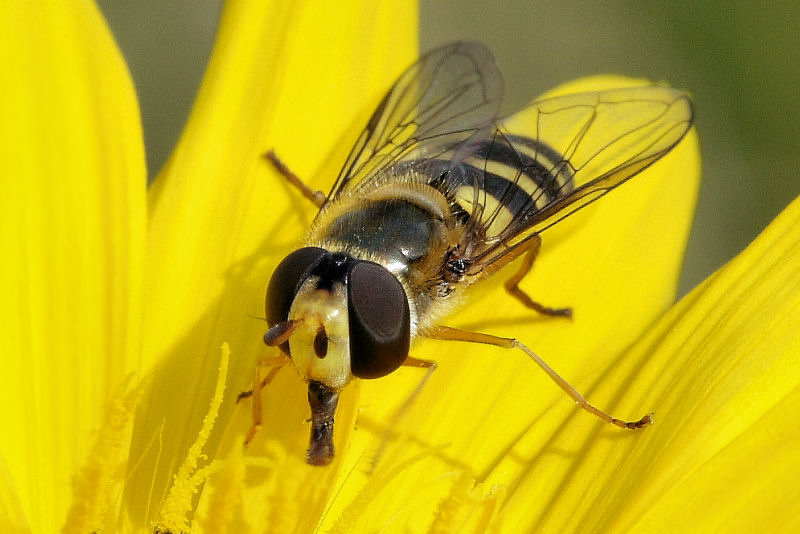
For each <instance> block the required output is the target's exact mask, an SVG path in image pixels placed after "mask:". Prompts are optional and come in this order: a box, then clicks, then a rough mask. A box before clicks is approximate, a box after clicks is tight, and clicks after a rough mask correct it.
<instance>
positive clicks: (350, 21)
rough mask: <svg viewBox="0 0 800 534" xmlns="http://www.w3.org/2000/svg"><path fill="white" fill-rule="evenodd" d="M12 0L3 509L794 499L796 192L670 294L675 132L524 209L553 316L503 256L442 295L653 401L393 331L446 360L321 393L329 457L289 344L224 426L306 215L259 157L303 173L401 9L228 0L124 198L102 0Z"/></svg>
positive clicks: (130, 153) (773, 513)
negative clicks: (563, 215)
mask: <svg viewBox="0 0 800 534" xmlns="http://www.w3.org/2000/svg"><path fill="white" fill-rule="evenodd" d="M7 4H8V5H4V7H3V8H2V15H3V16H2V17H0V21H2V22H0V30H2V32H0V36H2V37H0V39H3V40H4V41H3V43H2V44H3V46H0V54H2V58H3V62H2V64H3V65H4V69H3V70H2V73H1V74H0V80H2V87H3V88H4V93H3V96H4V98H3V99H2V101H0V109H1V110H2V112H0V113H2V115H0V117H1V118H2V119H3V120H2V124H3V128H4V132H6V135H5V138H4V141H5V142H4V143H2V145H0V151H2V153H3V156H2V160H0V162H2V169H3V180H4V183H3V186H4V187H3V191H4V194H3V197H2V198H3V201H2V206H1V207H2V219H0V222H1V223H2V226H0V236H2V244H3V245H4V247H3V250H4V251H6V254H5V259H4V261H3V262H2V264H0V280H1V281H2V288H3V304H4V306H3V320H2V321H0V324H2V326H1V327H0V328H2V336H0V339H1V340H2V341H0V343H1V344H0V347H2V355H3V357H2V359H0V365H2V366H3V372H2V374H1V375H0V376H2V381H3V382H2V387H0V395H2V399H1V401H2V402H0V406H2V412H1V414H2V417H1V418H0V424H2V425H3V431H2V433H0V455H2V456H1V460H2V471H1V472H2V475H3V476H2V477H0V531H2V532H55V531H58V530H59V529H63V530H64V531H67V532H89V531H98V532H99V531H103V532H115V531H119V532H141V531H153V530H154V529H157V530H162V531H166V530H170V531H173V532H175V531H178V530H188V529H189V528H190V526H191V528H192V529H193V530H196V531H203V532H284V531H286V532H311V531H314V530H315V529H319V530H320V531H334V532H352V531H358V530H359V529H360V530H364V531H369V532H373V531H377V530H381V531H389V532H395V531H398V532H400V531H402V532H407V531H411V532H482V531H490V532H499V531H503V532H525V531H550V532H562V531H565V532H569V531H580V532H624V531H629V532H658V531H663V530H667V529H669V530H672V531H676V530H677V531H690V530H691V531H710V530H714V531H725V532H753V531H778V530H780V531H792V530H796V529H797V528H798V526H800V525H797V523H798V522H800V520H799V519H798V517H799V516H800V514H797V513H796V512H794V509H795V508H796V505H795V504H794V503H795V502H796V500H797V499H796V495H795V490H794V489H793V488H794V486H795V484H794V481H795V480H796V478H797V474H798V473H797V471H798V470H799V468H800V461H798V460H797V459H796V458H797V454H796V450H797V445H798V441H799V440H798V438H799V437H800V436H798V434H799V432H798V431H797V430H796V429H797V428H798V427H800V425H798V423H800V421H798V419H800V402H799V400H800V395H798V391H799V390H798V379H800V366H799V365H797V355H798V354H800V335H798V333H797V332H798V331H800V329H798V328H797V319H796V318H797V316H798V302H799V301H800V281H799V280H800V277H799V276H798V274H799V272H800V265H799V264H798V259H797V258H798V257H800V255H798V248H800V230H798V228H800V224H799V223H800V201H799V202H795V203H794V204H793V205H792V206H791V207H790V208H788V209H787V211H786V212H785V213H784V214H783V215H782V216H781V217H780V218H779V219H778V220H776V221H775V223H773V225H771V226H770V227H769V228H768V229H767V230H766V231H765V232H764V234H763V235H762V236H761V237H759V238H758V239H757V240H756V242H754V244H753V245H752V246H750V247H749V248H748V249H747V250H746V251H744V252H743V253H742V254H741V256H740V257H738V258H736V259H735V260H733V261H732V262H731V263H730V264H729V265H727V266H726V267H724V268H723V269H721V270H720V271H719V272H718V273H717V274H715V275H714V276H712V277H711V278H710V279H709V280H707V281H706V282H705V283H703V284H702V285H701V286H700V287H698V288H697V289H696V290H695V291H694V292H692V293H691V294H690V295H688V296H687V297H686V298H684V299H683V300H682V301H681V302H680V303H678V304H677V305H675V306H674V307H673V308H672V309H670V310H669V311H666V310H667V308H668V307H669V305H670V303H671V302H672V299H673V298H674V292H675V286H676V281H677V275H678V272H679V268H680V262H681V258H682V253H683V249H684V246H685V241H686V235H687V233H688V228H689V224H690V220H691V213H692V210H693V204H694V198H695V194H696V190H697V183H698V177H699V158H698V150H697V144H696V138H695V136H694V135H690V136H689V137H687V139H686V140H685V141H684V142H682V143H681V145H680V146H679V147H677V148H676V149H675V150H674V151H673V152H672V153H670V154H669V155H668V156H667V157H665V158H664V159H663V160H662V161H660V162H658V163H657V164H656V165H654V166H653V167H651V168H650V169H648V170H647V171H645V172H644V173H642V175H640V176H638V177H637V178H636V179H635V180H633V181H632V182H630V183H628V184H626V185H624V186H623V187H621V188H620V189H618V190H616V191H614V192H613V193H612V194H611V195H610V196H608V197H606V198H605V199H603V200H602V201H601V202H598V203H596V204H594V205H593V206H591V207H589V208H587V209H585V210H583V211H582V212H580V213H579V214H576V215H575V216H573V217H570V218H569V219H568V220H566V221H564V222H563V223H561V224H560V225H559V226H557V227H555V228H553V229H552V230H550V231H548V232H547V233H546V234H545V235H544V247H543V253H542V255H541V256H540V258H539V260H538V261H537V264H536V266H535V269H534V272H533V273H532V274H531V276H529V277H528V278H527V279H526V280H525V281H524V282H523V285H524V287H525V289H526V290H528V291H529V292H530V293H531V294H533V295H535V296H536V298H537V299H538V300H541V301H542V302H545V303H547V304H551V305H556V306H562V305H569V306H572V307H573V308H574V309H575V319H574V320H573V321H565V320H553V319H540V318H538V317H535V316H533V317H532V314H531V313H530V312H529V311H528V310H526V309H524V308H522V307H521V306H520V305H519V304H518V303H516V301H514V300H513V299H511V298H510V297H508V296H507V295H506V294H505V293H504V292H503V291H502V289H501V288H500V287H499V284H500V283H501V282H502V275H500V276H498V277H497V280H495V281H493V282H488V283H487V284H485V285H483V286H479V287H478V288H476V290H475V292H474V295H473V298H472V299H471V300H469V301H468V303H467V305H466V306H465V307H464V308H463V309H462V310H460V311H458V312H457V313H455V314H454V315H453V316H452V317H450V318H449V319H448V321H447V324H450V325H452V326H460V327H463V328H471V329H479V330H482V331H486V332H491V333H494V334H498V335H505V336H514V337H518V338H520V339H521V340H522V341H524V342H525V343H526V344H528V345H529V346H531V347H533V348H534V349H535V350H536V351H537V352H538V353H539V354H540V355H542V356H543V357H545V359H547V361H548V362H549V363H550V364H551V365H552V366H553V367H555V368H556V369H557V370H558V371H559V372H560V373H561V374H562V375H563V376H564V377H566V378H567V379H568V380H569V381H570V382H571V383H573V384H574V385H575V386H576V387H577V388H578V389H579V390H581V391H582V392H584V393H585V394H587V396H588V397H589V399H590V401H592V402H593V403H594V404H596V405H598V406H600V407H602V408H604V409H606V410H608V411H611V412H613V413H614V414H615V415H617V416H619V417H623V418H630V419H635V418H638V417H640V416H641V415H643V414H644V413H646V412H647V411H650V410H653V411H655V414H656V423H655V425H654V426H652V427H651V428H648V429H646V430H644V431H641V432H631V431H624V430H620V429H617V428H613V427H609V426H608V425H605V424H603V423H601V422H599V421H598V420H597V419H595V418H594V417H592V416H590V415H588V414H586V413H584V412H582V411H580V410H579V409H577V408H575V407H574V405H573V404H572V403H570V402H569V401H568V399H567V398H566V397H565V396H564V395H563V393H562V392H561V391H560V390H558V388H556V387H555V385H553V384H552V383H551V382H550V381H549V379H548V378H547V377H546V376H545V375H544V374H543V373H541V372H540V371H539V370H538V368H536V366H535V365H533V364H532V362H530V361H529V360H528V359H527V358H526V357H525V356H524V355H523V354H521V353H516V352H513V351H504V350H502V349H497V348H491V347H486V346H472V345H466V344H458V343H447V342H441V341H423V342H420V343H418V344H416V345H415V346H414V347H413V349H412V354H413V355H414V356H417V357H420V358H431V359H436V360H437V362H438V363H439V368H438V370H437V371H436V372H435V373H434V374H433V376H432V378H431V379H430V381H429V383H428V384H427V385H426V386H425V388H424V389H423V390H422V392H421V393H420V394H419V395H418V396H417V397H416V398H414V399H413V402H411V403H410V404H408V403H407V401H408V398H409V395H410V393H411V392H412V391H413V390H414V388H415V387H416V385H417V384H418V383H419V380H420V378H421V372H420V371H419V370H415V369H405V368H401V369H400V370H398V371H397V372H396V373H394V374H392V375H390V376H388V377H385V378H382V379H378V380H374V381H364V382H358V383H356V384H354V385H351V386H348V388H347V389H346V390H345V391H344V393H343V398H342V400H341V401H340V407H339V412H338V414H337V429H336V438H335V439H336V443H337V446H338V450H337V456H336V458H335V460H334V462H333V463H332V464H331V465H330V466H328V467H325V468H320V467H312V466H308V465H306V464H305V462H304V453H305V447H306V444H307V439H308V424H307V422H306V419H307V417H308V405H307V402H306V391H305V386H304V384H303V383H302V381H301V380H300V379H299V378H298V377H297V376H296V373H294V372H293V371H292V370H291V369H288V368H287V369H284V370H282V371H281V372H280V373H279V374H278V375H277V377H276V379H275V380H274V381H273V383H271V384H270V385H269V387H267V388H266V389H265V391H264V392H263V398H262V401H263V406H264V410H265V417H264V425H263V428H262V430H261V432H260V433H259V435H258V436H257V437H256V439H255V440H254V441H253V442H252V443H251V444H250V446H249V447H248V448H247V449H246V450H244V451H243V450H242V447H241V444H242V439H243V436H244V434H245V432H246V431H247V428H248V426H249V424H250V420H249V419H250V413H249V409H250V401H249V400H246V401H244V402H241V403H239V404H238V405H237V404H236V402H235V400H236V396H237V394H238V393H239V392H240V391H242V390H245V389H249V388H250V385H251V383H252V376H253V370H254V365H255V361H256V360H257V359H259V358H262V357H265V356H270V355H272V352H270V350H269V349H267V348H266V347H265V346H264V345H263V342H262V341H261V336H262V335H263V332H264V329H265V326H264V323H263V322H261V321H259V320H257V319H255V318H254V316H258V315H260V314H261V313H263V312H262V311H261V310H262V308H263V295H264V289H265V287H266V283H267V280H268V279H269V275H270V274H271V270H272V269H273V268H274V266H275V265H276V264H277V262H278V261H280V259H281V258H282V257H283V256H284V255H285V254H286V253H287V252H288V251H290V250H291V249H292V247H293V246H295V245H296V244H297V242H298V240H299V238H300V237H301V235H302V232H303V229H304V228H305V226H306V225H307V224H308V222H309V221H310V219H311V217H312V216H313V210H312V209H310V208H309V205H308V204H309V203H308V202H307V201H306V200H305V199H303V198H301V197H299V195H297V193H296V192H295V191H294V190H292V189H291V188H290V187H289V186H288V185H286V184H285V183H284V182H282V181H281V180H280V179H279V178H278V177H277V176H276V175H275V173H274V172H273V171H272V170H271V168H270V167H269V166H267V165H266V164H264V162H263V161H262V160H261V159H260V154H261V153H262V152H263V151H264V150H266V149H268V148H274V149H275V150H276V151H277V152H278V153H279V154H280V156H281V157H282V158H283V159H284V160H285V161H287V162H289V163H290V164H291V167H292V169H293V170H294V171H295V172H297V173H298V174H300V175H301V176H304V177H309V182H310V184H311V185H312V186H313V187H316V188H319V189H322V190H326V189H328V188H329V186H330V184H331V182H332V177H333V176H335V174H336V172H337V170H338V169H337V168H336V167H337V165H339V164H340V162H341V161H342V159H343V157H344V155H345V152H346V151H347V149H348V148H349V146H348V141H349V140H352V139H353V138H354V137H355V135H357V133H358V130H359V129H360V128H361V126H362V125H363V124H364V122H365V120H366V117H367V116H368V114H369V113H370V112H371V110H372V108H373V107H374V104H375V103H376V102H377V99H378V98H379V97H380V94H381V92H382V91H383V90H385V88H386V87H387V86H388V84H389V83H391V81H392V80H393V79H394V78H395V77H396V76H397V74H398V73H399V72H400V71H401V70H402V68H403V67H404V66H406V65H407V64H409V63H410V62H411V61H413V59H414V57H415V56H416V55H417V51H416V48H415V38H416V18H417V13H416V7H415V6H413V5H411V4H409V5H399V6H393V7H383V8H380V9H378V8H369V7H365V6H364V5H361V3H360V2H356V1H355V0H353V1H352V2H349V3H345V4H344V5H342V3H337V5H336V6H335V8H334V7H330V8H326V7H309V6H300V5H292V6H286V5H284V3H281V2H255V1H253V2H249V1H245V0H238V1H231V2H228V3H227V5H226V8H225V11H224V12H223V16H222V20H221V24H220V32H219V36H218V41H217V44H216V48H215V52H214V55H213V57H212V60H211V63H210V65H209V68H208V72H207V74H206V78H205V80H204V83H203V86H202V88H201V91H200V94H199V96H198V99H197V102H196V104H195V109H194V111H193V113H192V116H191V119H190V121H189V123H188V125H187V126H186V130H185V132H184V135H183V137H182V139H181V141H180V143H179V144H178V146H177V147H176V149H175V152H174V154H173V156H172V158H171V159H170V161H169V163H168V164H167V166H166V167H165V169H164V170H163V171H162V173H161V174H160V176H159V177H158V179H157V181H156V182H155V184H154V185H153V186H152V187H151V188H150V190H149V192H147V197H145V172H144V156H143V146H142V141H141V132H140V128H139V124H138V111H137V107H136V101H135V97H134V94H133V90H132V87H131V84H130V81H129V78H128V75H127V73H126V71H125V68H124V65H123V62H122V60H121V58H120V56H119V53H118V51H117V50H116V48H115V47H114V44H113V41H112V39H111V37H110V35H109V33H108V31H107V29H106V27H105V25H104V23H103V22H102V20H101V18H100V16H99V14H98V12H97V10H96V8H95V7H94V6H86V5H84V4H72V3H70V4H68V5H64V4H61V3H58V2H52V3H47V4H46V5H45V6H42V8H41V9H39V10H37V11H35V12H32V11H31V10H30V9H26V8H25V7H24V6H21V5H20V6H17V5H15V4H14V3H7ZM309 5H310V4H309ZM609 80H610V79H609V78H603V79H597V78H595V79H591V80H589V81H588V82H583V83H589V84H593V85H592V87H597V86H598V85H602V84H608V83H610V81H609ZM613 83H619V80H618V79H614V82H613ZM573 89H574V86H573ZM562 90H570V89H569V88H568V89H562ZM332 147H336V148H332ZM146 225H147V232H146V231H145V226H146ZM665 311H666V313H665ZM636 339H638V341H636V342H635V343H634V341H635V340H636ZM223 343H225V344H226V346H229V347H230V353H229V352H228V351H227V349H223V350H222V352H220V348H219V347H220V346H221V345H223ZM632 343H633V344H632ZM792 527H794V528H792Z"/></svg>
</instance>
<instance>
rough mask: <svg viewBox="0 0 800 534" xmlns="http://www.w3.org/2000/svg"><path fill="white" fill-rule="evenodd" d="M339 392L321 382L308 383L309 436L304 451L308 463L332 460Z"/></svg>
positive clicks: (313, 463) (327, 462) (324, 462)
mask: <svg viewBox="0 0 800 534" xmlns="http://www.w3.org/2000/svg"><path fill="white" fill-rule="evenodd" d="M338 403H339V392H338V391H336V390H334V389H332V388H329V387H328V386H326V385H325V384H323V383H322V382H315V381H311V382H309V383H308V404H309V406H311V438H310V439H309V443H308V451H307V452H306V462H308V463H309V464H310V465H328V464H329V463H331V460H333V455H334V448H333V419H334V416H335V415H336V405H337V404H338Z"/></svg>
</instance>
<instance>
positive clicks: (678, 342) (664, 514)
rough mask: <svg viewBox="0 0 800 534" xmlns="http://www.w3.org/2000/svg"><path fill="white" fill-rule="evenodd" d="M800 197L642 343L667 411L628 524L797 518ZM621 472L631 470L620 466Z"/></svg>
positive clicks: (649, 386)
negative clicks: (623, 469)
mask: <svg viewBox="0 0 800 534" xmlns="http://www.w3.org/2000/svg"><path fill="white" fill-rule="evenodd" d="M798 258H800V199H798V200H795V201H794V202H793V203H792V204H791V205H790V206H789V207H788V208H787V209H786V210H785V211H784V212H783V213H782V214H781V215H780V216H779V217H778V218H777V219H776V220H775V221H774V222H773V223H772V224H771V225H770V226H769V227H768V228H767V229H766V230H765V231H764V232H763V233H762V234H761V235H760V236H759V237H758V238H757V239H756V240H755V241H754V242H753V243H752V244H751V245H750V246H749V247H748V248H747V249H746V250H745V251H744V252H742V254H740V255H739V256H738V257H737V258H736V259H734V260H733V261H731V262H730V263H729V264H728V265H726V266H725V267H723V268H722V269H720V270H719V271H718V272H717V273H715V274H714V275H713V276H712V277H711V278H710V279H708V280H706V281H705V282H704V283H703V284H702V285H701V286H700V287H698V288H697V289H695V290H694V291H693V292H692V293H690V294H689V295H688V296H687V297H686V298H684V299H683V300H682V301H681V302H680V303H679V304H678V305H677V306H675V308H674V309H673V310H671V311H670V313H669V314H668V315H667V316H666V317H664V318H663V319H662V320H661V321H659V323H658V325H656V328H654V329H653V331H652V332H651V333H650V334H649V335H648V336H646V337H645V338H644V339H642V341H641V342H640V343H638V344H637V347H636V349H635V350H633V351H632V352H631V355H630V357H631V359H633V360H639V361H641V362H642V363H641V365H642V366H643V367H645V368H646V369H647V372H646V373H643V376H642V378H641V380H642V382H643V386H644V388H645V391H646V394H647V397H648V398H650V399H652V401H651V402H653V403H655V405H656V406H657V407H658V409H659V411H660V412H661V413H662V415H661V417H660V420H659V424H658V425H657V426H655V427H654V428H653V429H652V430H653V432H652V433H648V435H647V439H646V440H645V441H643V443H642V444H641V445H642V446H641V448H640V450H637V451H636V452H635V457H633V458H628V459H627V461H632V463H633V464H634V465H637V464H638V465H640V466H642V469H641V470H640V472H639V473H638V482H637V487H636V488H635V491H636V494H637V495H636V496H637V499H636V500H635V501H633V500H630V501H628V502H625V503H624V504H622V505H621V506H624V507H625V508H624V510H623V512H624V513H621V514H620V517H618V518H616V519H615V524H618V525H622V526H624V527H625V529H627V530H628V531H631V532H661V531H666V530H667V528H669V530H670V531H672V532H674V531H682V530H683V531H685V530H693V531H699V532H708V531H712V530H716V531H719V532H778V531H781V532H792V531H795V530H797V529H798V528H799V527H800V514H798V513H797V502H798V496H799V495H800V490H798V489H797V479H798V476H800V461H798V455H797V451H798V448H800V430H798V429H800V366H798V354H800V330H798V328H797V326H798V320H797V318H798V315H797V311H798V309H800V276H798V275H800V262H799V261H798ZM623 477H624V474H623Z"/></svg>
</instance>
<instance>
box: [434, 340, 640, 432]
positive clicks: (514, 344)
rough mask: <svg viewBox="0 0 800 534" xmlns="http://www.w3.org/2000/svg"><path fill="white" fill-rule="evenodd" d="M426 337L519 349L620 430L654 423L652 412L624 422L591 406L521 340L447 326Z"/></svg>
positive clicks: (578, 400)
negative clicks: (636, 419)
mask: <svg viewBox="0 0 800 534" xmlns="http://www.w3.org/2000/svg"><path fill="white" fill-rule="evenodd" d="M426 337H429V338H432V339H443V340H449V341H466V342H468V343H483V344H485V345H494V346H495V347H503V348H505V349H519V350H521V351H522V352H524V353H525V354H527V355H528V357H529V358H530V359H532V360H533V361H534V362H536V364H537V365H538V366H539V367H541V368H542V370H544V372H545V373H547V376H549V377H550V378H551V379H552V380H553V382H555V383H556V384H558V387H560V388H561V389H562V390H564V392H565V393H566V394H567V395H569V396H570V398H572V400H574V401H575V403H576V404H577V405H578V406H580V407H581V408H583V409H584V410H586V411H587V412H589V413H592V414H594V415H596V416H597V417H599V418H600V419H602V420H603V421H605V422H606V423H611V424H612V425H616V426H618V427H620V428H630V429H637V428H644V427H646V426H648V425H650V424H652V422H653V413H652V412H650V413H648V414H647V415H645V416H644V417H642V418H641V419H639V420H638V421H624V420H622V419H617V418H616V417H614V416H612V415H610V414H608V413H606V412H604V411H602V410H600V409H599V408H596V407H594V406H592V405H591V404H589V401H587V400H586V398H585V397H584V396H583V395H581V394H580V393H579V392H578V390H576V389H575V388H574V387H572V386H571V385H570V384H569V383H568V382H567V381H566V380H564V379H563V378H561V376H560V375H559V374H558V373H556V372H555V371H554V370H553V369H552V368H551V367H550V366H549V365H547V363H545V361H544V360H542V359H541V358H540V357H539V356H538V355H537V354H536V353H535V352H533V351H532V350H531V349H529V348H528V347H527V346H525V345H524V344H522V343H521V342H520V341H519V340H517V339H514V338H510V337H499V336H493V335H490V334H482V333H480V332H469V331H467V330H459V329H457V328H450V327H447V326H437V327H436V328H434V329H433V330H432V331H431V332H428V333H427V334H426Z"/></svg>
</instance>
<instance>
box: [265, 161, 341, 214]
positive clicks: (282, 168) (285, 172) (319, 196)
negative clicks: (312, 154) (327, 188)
mask: <svg viewBox="0 0 800 534" xmlns="http://www.w3.org/2000/svg"><path fill="white" fill-rule="evenodd" d="M263 157H264V159H265V160H267V161H269V162H270V163H271V164H272V166H273V167H275V170H276V171H278V172H279V173H280V174H281V176H283V177H284V178H286V181H287V182H289V183H290V184H291V185H293V186H294V187H296V188H297V189H298V190H299V191H300V193H302V194H303V196H304V197H306V198H307V199H308V200H310V201H311V202H313V203H314V205H315V206H316V207H318V208H321V207H322V205H323V204H324V203H325V200H326V198H327V197H326V196H325V193H323V192H322V191H315V190H313V189H311V188H310V187H308V186H307V185H306V184H305V182H303V180H301V179H300V178H299V177H298V176H297V175H296V174H295V173H293V172H292V170H291V169H290V168H289V167H287V166H286V164H285V163H284V162H282V161H281V160H280V159H279V158H278V156H277V155H276V154H275V152H274V151H273V150H269V151H268V152H266V153H265V154H264V155H263Z"/></svg>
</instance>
